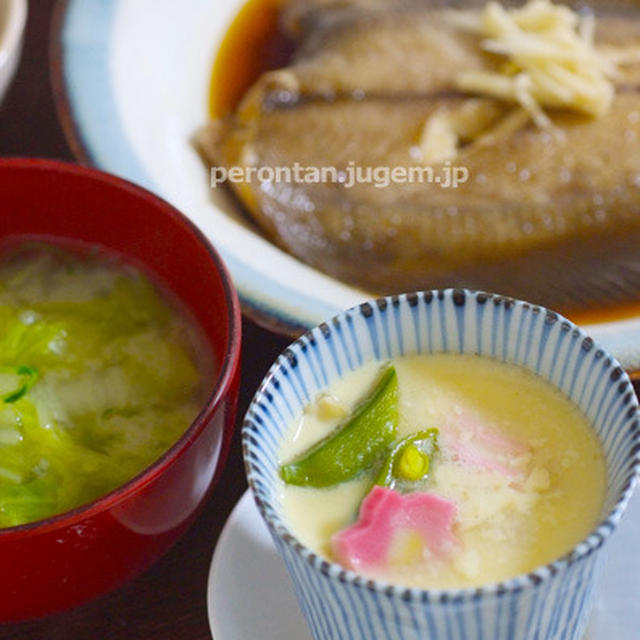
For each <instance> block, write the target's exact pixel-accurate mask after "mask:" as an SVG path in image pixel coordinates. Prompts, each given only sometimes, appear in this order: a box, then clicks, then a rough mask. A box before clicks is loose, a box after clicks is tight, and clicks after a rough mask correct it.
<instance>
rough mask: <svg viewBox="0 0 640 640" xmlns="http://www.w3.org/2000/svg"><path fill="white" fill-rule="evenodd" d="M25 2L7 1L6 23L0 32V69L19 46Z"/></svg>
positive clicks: (23, 21) (24, 23) (25, 11)
mask: <svg viewBox="0 0 640 640" xmlns="http://www.w3.org/2000/svg"><path fill="white" fill-rule="evenodd" d="M27 14H28V5H27V0H7V2H6V21H5V24H4V26H3V28H2V30H1V31H0V69H1V68H2V67H4V65H5V64H6V62H7V60H8V59H9V57H10V56H11V54H12V53H13V52H14V51H15V50H16V49H17V48H18V47H19V46H20V41H21V40H22V34H23V33H24V28H25V26H26V24H27Z"/></svg>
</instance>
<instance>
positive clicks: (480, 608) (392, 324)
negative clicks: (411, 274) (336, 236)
mask: <svg viewBox="0 0 640 640" xmlns="http://www.w3.org/2000/svg"><path fill="white" fill-rule="evenodd" d="M440 352H453V353H469V354H480V355H484V356H488V357H491V358H495V359H497V360H502V361H506V362H511V363H515V364H518V365H520V366H522V367H524V368H526V369H529V370H531V371H534V372H536V373H537V374H539V375H540V376H542V377H543V378H544V379H546V380H548V381H549V382H551V384H552V385H554V386H555V387H557V388H558V389H560V390H561V391H562V392H563V393H564V394H566V395H567V396H568V397H569V398H570V399H571V400H572V401H573V402H574V403H575V404H576V405H578V407H580V409H582V411H583V412H584V413H585V414H586V416H587V417H588V419H589V420H590V421H591V423H592V426H593V428H594V430H595V431H596V433H597V435H598V437H599V439H600V442H601V443H602V446H603V449H604V453H605V458H606V464H607V475H608V487H607V492H606V497H605V503H604V507H603V511H602V514H603V515H602V520H601V522H600V523H599V524H598V525H597V527H596V528H595V529H594V530H593V531H592V532H591V533H590V534H589V535H588V536H587V537H586V538H585V539H584V540H582V541H581V542H579V543H578V544H577V545H576V546H575V547H574V548H573V549H572V550H571V551H570V552H569V553H568V554H566V555H565V556H563V557H561V558H558V559H557V560H555V561H554V562H551V563H549V564H547V565H545V566H541V567H538V568H537V569H535V570H534V571H531V572H530V573H528V574H526V575H519V576H517V577H515V578H513V579H511V580H508V581H506V582H502V583H499V584H489V585H485V586H482V587H480V588H474V589H459V590H423V589H416V588H405V587H403V586H401V585H395V584H387V583H383V582H379V581H375V580H369V579H366V578H364V577H362V576H360V575H358V574H356V573H354V572H352V571H348V570H345V569H344V568H343V567H341V566H339V565H338V564H334V563H331V562H328V561H327V560H325V559H323V558H322V557H319V556H318V555H317V554H316V553H314V552H313V551H311V550H310V549H308V548H307V547H305V546H304V545H303V544H301V543H300V542H299V541H298V540H297V539H296V536H295V533H293V532H292V531H291V530H290V529H289V527H288V525H287V521H286V519H285V516H284V514H283V507H282V503H281V490H280V489H281V484H280V483H281V480H280V479H279V476H278V466H279V455H278V453H279V449H280V445H281V442H282V440H283V437H284V435H285V432H286V431H287V430H288V428H289V426H290V425H291V424H292V422H293V420H295V419H296V418H297V417H298V416H300V414H301V412H302V411H303V408H304V407H305V405H307V404H308V403H310V402H312V401H313V399H314V398H315V397H316V396H317V394H318V393H319V392H321V391H323V389H324V388H326V387H327V386H328V385H329V384H330V383H331V382H332V381H334V380H335V379H337V378H339V377H341V376H343V375H344V374H345V373H347V372H348V371H350V370H352V369H357V368H359V367H360V366H362V365H363V364H364V363H367V362H369V361H372V360H377V361H385V360H388V359H389V358H392V357H395V356H400V355H404V354H412V353H425V354H428V353H440ZM243 447H244V456H245V464H246V469H247V475H248V480H249V484H250V486H251V489H252V491H253V493H254V496H255V499H256V502H257V504H258V507H259V509H260V512H261V514H262V517H263V518H264V520H265V521H266V523H267V525H268V527H269V530H270V532H271V535H272V536H273V539H274V541H275V544H276V547H277V549H278V552H279V553H280V555H281V556H282V559H283V560H284V562H285V565H286V566H287V569H288V571H289V573H290V575H291V578H292V581H293V585H294V589H295V592H296V595H297V598H298V600H299V603H300V606H301V608H302V611H303V613H304V615H305V617H306V620H307V622H308V624H309V627H310V629H311V632H312V634H313V637H314V638H315V640H329V639H333V640H416V639H418V638H421V639H424V638H429V640H580V639H581V638H582V637H583V634H584V631H585V627H586V625H587V621H588V617H589V612H590V609H591V605H592V603H593V599H594V589H595V586H596V583H597V579H598V576H599V574H600V572H601V567H602V563H603V559H604V556H603V554H602V549H603V547H604V546H605V543H607V542H608V540H609V538H610V536H611V535H612V534H613V532H614V531H615V529H616V527H617V525H618V522H619V520H620V518H621V516H622V514H623V512H624V510H625V507H626V505H627V502H628V500H629V497H630V495H631V492H632V490H633V487H634V485H635V484H636V482H637V478H638V470H639V466H640V426H639V421H638V403H637V400H636V396H635V394H634V392H633V388H632V386H631V383H630V381H629V378H628V377H627V375H626V374H625V372H624V371H623V370H622V368H621V367H620V365H619V364H618V363H617V362H616V361H615V360H614V358H612V357H611V356H610V355H608V354H607V353H605V352H604V351H603V350H602V349H601V348H600V347H598V345H597V344H594V342H593V340H591V338H589V337H588V336H586V335H585V334H584V333H583V332H582V331H581V330H580V329H579V328H577V327H576V326H575V325H573V324H572V323H571V322H569V321H567V320H565V319H564V318H562V317H561V316H559V315H557V314H556V313H554V312H551V311H548V310H546V309H543V308H541V307H538V306H535V305H531V304H528V303H526V302H520V301H516V300H512V299H510V298H504V297H499V296H495V295H491V294H486V293H476V292H472V291H467V290H445V291H432V292H425V293H413V294H408V295H401V296H393V297H388V298H381V299H379V300H375V301H371V302H368V303H364V304H362V305H360V306H358V307H355V308H353V309H350V310H348V311H345V312H344V313H341V314H340V315H338V316H336V317H335V318H333V319H332V320H330V321H329V322H326V323H323V324H321V325H320V326H318V327H316V328H315V329H313V330H311V331H309V332H308V333H306V334H305V335H303V336H302V337H301V338H299V339H298V340H296V341H295V342H294V343H293V344H292V345H291V346H290V347H289V348H288V349H286V350H285V351H284V353H283V354H282V355H281V356H280V357H279V358H278V360H277V361H276V362H275V364H274V365H273V367H272V368H271V370H270V371H269V373H268V375H267V376H266V378H265V380H264V382H263V383H262V385H261V386H260V388H259V390H258V391H257V393H256V395H255V398H254V400H253V402H252V404H251V406H250V407H249V411H248V413H247V417H246V421H245V424H244V427H243Z"/></svg>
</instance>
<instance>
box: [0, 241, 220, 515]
mask: <svg viewBox="0 0 640 640" xmlns="http://www.w3.org/2000/svg"><path fill="white" fill-rule="evenodd" d="M201 340H202V338H201V337H200V335H199V329H198V328H197V327H196V325H195V322H194V321H192V320H191V319H190V318H189V317H188V315H187V314H186V313H183V312H182V310H179V309H178V306H177V305H176V304H174V303H173V301H171V300H170V299H169V298H168V297H167V296H165V295H164V294H163V293H162V294H161V293H160V292H159V290H157V289H156V288H155V286H154V285H152V284H151V282H150V281H149V280H148V279H147V278H146V277H145V276H144V275H143V274H142V273H141V272H140V271H138V270H136V269H134V268H133V267H131V266H129V265H123V264H122V263H121V262H120V261H119V260H117V259H116V258H115V257H113V256H111V255H109V254H106V255H105V254H103V253H102V252H97V251H90V252H89V254H88V255H81V254H80V253H77V252H72V251H67V250H64V249H61V248H59V247H55V246H49V245H40V244H37V245H34V244H29V245H24V246H22V247H20V248H18V249H14V250H12V251H10V252H6V253H5V255H4V258H3V259H2V261H1V262H0V526H2V527H9V526H14V525H20V524H24V523H28V522H32V521H35V520H40V519H42V518H46V517H49V516H52V515H55V514H58V513H61V512H64V511H66V510H68V509H72V508H75V507H78V506H80V505H82V504H85V503H87V502H89V501H91V500H93V499H95V498H97V497H99V496H101V495H103V494H105V493H107V492H109V491H111V490H112V489H114V488H116V487H118V486H119V485H121V484H123V483H125V482H126V481H127V480H129V479H131V478H132V477H134V476H135V475H136V474H137V473H139V472H141V471H142V470H143V469H144V468H145V467H147V466H148V465H149V464H151V463H152V462H153V461H154V460H155V459H157V458H158V457H159V456H160V455H161V454H162V453H163V452H165V451H166V450H167V449H168V448H169V447H170V446H171V445H172V444H173V443H174V442H175V441H176V440H177V439H178V438H179V437H180V435H181V434H182V433H183V432H184V431H185V430H186V429H187V427H188V426H189V424H190V423H191V422H192V421H193V419H194V418H195V417H196V415H197V414H198V411H199V409H200V405H201V402H202V401H203V399H204V395H205V393H206V389H205V388H204V380H205V379H206V377H207V374H208V373H210V372H211V371H210V370H212V367H213V365H212V363H209V362H205V361H204V359H203V358H205V357H206V356H204V355H200V354H203V353H205V352H206V350H205V349H203V348H198V346H197V345H198V344H199V343H200V342H201ZM196 354H198V356H197V357H196Z"/></svg>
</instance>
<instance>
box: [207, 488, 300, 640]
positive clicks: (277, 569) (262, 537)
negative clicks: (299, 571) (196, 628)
mask: <svg viewBox="0 0 640 640" xmlns="http://www.w3.org/2000/svg"><path fill="white" fill-rule="evenodd" d="M207 606H208V612H209V625H210V627H211V635H212V636H213V637H214V638H215V639H216V640H256V638H260V640H311V634H310V633H309V630H308V629H307V625H306V623H305V621H304V618H303V617H302V613H301V612H300V609H299V608H298V603H297V602H296V598H295V595H294V593H293V588H292V586H291V582H290V580H289V575H288V574H287V571H286V569H285V568H284V565H283V564H282V561H281V560H280V557H279V556H278V554H277V553H276V549H275V547H274V546H273V542H272V540H271V536H270V535H269V531H268V530H267V527H266V525H265V524H264V522H263V521H262V518H261V517H260V514H259V513H258V509H257V508H256V505H255V502H254V501H253V496H252V495H251V492H250V491H246V492H245V494H244V495H243V496H242V498H241V499H240V501H239V502H238V504H237V505H236V507H235V509H234V510H233V512H232V514H231V516H230V517H229V519H228V520H227V524H226V525H225V528H224V530H223V532H222V535H221V536H220V539H219V541H218V544H217V547H216V551H215V553H214V555H213V561H212V563H211V570H210V572H209V586H208V592H207Z"/></svg>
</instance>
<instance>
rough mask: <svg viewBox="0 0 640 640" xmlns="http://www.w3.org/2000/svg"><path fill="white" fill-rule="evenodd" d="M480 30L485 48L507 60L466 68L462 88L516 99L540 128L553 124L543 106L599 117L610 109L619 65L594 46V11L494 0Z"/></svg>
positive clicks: (541, 0) (545, 0)
mask: <svg viewBox="0 0 640 640" xmlns="http://www.w3.org/2000/svg"><path fill="white" fill-rule="evenodd" d="M476 30H477V32H478V33H479V35H480V36H481V37H482V38H483V40H482V42H481V47H482V49H483V50H485V51H487V52H489V53H494V54H497V55H500V56H505V58H506V60H505V63H504V64H503V65H502V68H501V69H499V70H498V71H496V72H484V71H462V72H461V73H459V74H458V76H457V77H456V85H457V87H458V88H459V89H461V90H463V91H466V92H470V93H475V94H480V95H486V96H492V97H495V98H498V99H501V100H505V101H509V102H517V103H519V104H520V105H521V106H522V107H523V108H524V109H525V110H526V111H527V112H528V113H529V114H530V115H531V117H532V119H533V120H534V122H535V123H536V124H537V125H538V126H540V127H549V126H550V124H551V122H550V120H549V118H548V116H547V115H546V114H545V112H544V111H543V107H560V108H565V109H571V110H574V111H578V112H581V113H585V114H587V115H590V116H594V117H602V116H604V115H606V113H607V112H608V111H609V109H610V107H611V102H612V100H613V97H614V94H615V89H614V86H613V83H612V82H611V78H612V77H613V76H614V75H615V73H616V66H615V64H614V62H613V61H612V60H611V59H610V58H609V57H608V56H605V55H603V54H602V53H601V52H599V51H598V50H597V49H596V47H595V45H594V30H595V22H594V17H593V15H592V14H586V15H584V16H580V15H578V14H577V13H575V12H574V11H572V10H571V9H569V8H568V7H566V6H558V5H554V4H552V3H551V2H550V0H531V1H530V2H528V3H527V4H526V5H524V6H523V7H522V8H520V9H509V10H507V9H505V8H504V7H502V6H501V5H499V4H498V3H497V2H490V3H489V4H487V6H486V7H485V8H484V10H483V11H482V12H481V13H480V14H479V16H478V19H477V27H476Z"/></svg>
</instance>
